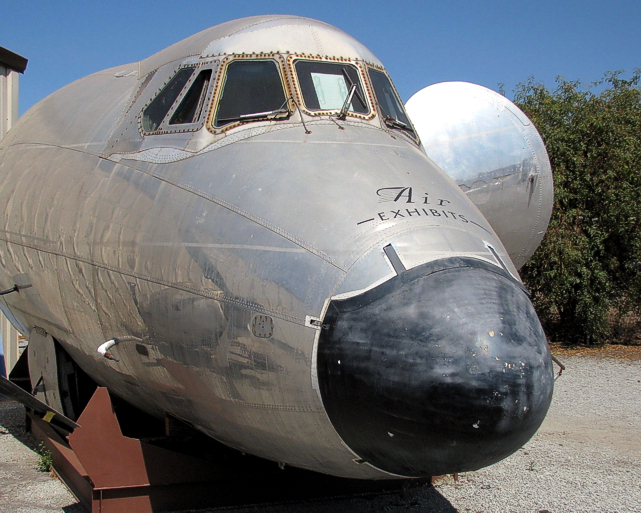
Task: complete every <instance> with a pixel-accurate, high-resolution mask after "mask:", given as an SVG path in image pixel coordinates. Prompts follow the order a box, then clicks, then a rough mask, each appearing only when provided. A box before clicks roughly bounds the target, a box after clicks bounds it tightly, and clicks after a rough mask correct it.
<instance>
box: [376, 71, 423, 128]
mask: <svg viewBox="0 0 641 513" xmlns="http://www.w3.org/2000/svg"><path fill="white" fill-rule="evenodd" d="M368 71H369V77H370V79H371V81H372V86H374V94H375V95H376V101H377V102H378V107H379V109H380V113H381V117H382V118H383V122H384V123H385V124H386V125H387V126H388V127H390V128H398V129H400V130H403V131H404V132H406V133H407V134H409V135H411V136H412V137H413V138H414V139H416V138H417V137H416V133H415V132H414V129H413V128H412V125H411V124H410V121H409V119H408V117H407V114H405V109H404V108H403V104H402V103H401V101H400V99H399V98H398V95H397V94H396V90H395V89H394V86H393V85H392V82H390V79H389V78H388V77H387V75H386V74H385V73H383V72H382V71H378V70H375V69H373V68H369V69H368Z"/></svg>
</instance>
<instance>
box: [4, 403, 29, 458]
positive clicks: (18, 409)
mask: <svg viewBox="0 0 641 513" xmlns="http://www.w3.org/2000/svg"><path fill="white" fill-rule="evenodd" d="M26 418H27V414H26V413H25V409H24V406H23V405H22V404H20V403H18V402H15V401H12V400H11V399H8V398H7V397H5V396H3V395H0V430H3V431H6V432H8V433H9V434H11V435H12V436H13V437H14V438H15V439H16V440H18V441H19V442H21V443H22V444H24V445H26V446H27V447H28V448H29V449H31V450H32V451H35V450H36V447H37V443H36V439H35V438H34V437H33V435H31V433H27V430H26V425H25V422H26Z"/></svg>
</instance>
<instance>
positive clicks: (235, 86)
mask: <svg viewBox="0 0 641 513" xmlns="http://www.w3.org/2000/svg"><path fill="white" fill-rule="evenodd" d="M286 104H287V99H286V98H285V91H284V89H283V83H282V81H281V78H280V73H279V71H278V65H277V64H276V62H274V61H271V60H265V61H259V60H237V61H233V62H231V63H230V64H229V65H228V66H227V70H226V76H225V84H224V86H223V90H222V94H221V97H220V101H219V103H218V111H217V112H216V119H215V121H214V126H216V127H221V126H224V125H227V124H229V123H234V122H238V121H251V120H259V119H279V118H282V117H286V116H288V115H289V114H290V112H289V110H288V109H287V105H286Z"/></svg>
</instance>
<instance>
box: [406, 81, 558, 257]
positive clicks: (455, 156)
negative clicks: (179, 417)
mask: <svg viewBox="0 0 641 513" xmlns="http://www.w3.org/2000/svg"><path fill="white" fill-rule="evenodd" d="M407 110H408V113H409V115H410V117H411V118H412V121H413V123H414V124H415V126H416V130H417V132H418V133H419V135H420V137H421V141H422V142H423V146H424V148H425V151H426V152H427V154H428V155H429V157H430V158H431V159H432V160H433V161H434V162H436V164H437V165H438V166H439V167H440V168H441V169H443V170H444V171H445V172H446V173H447V174H448V175H449V176H451V177H452V179H453V180H454V181H456V183H457V184H458V185H459V187H460V188H461V190H463V191H464V192H465V193H466V194H467V196H468V197H469V198H470V199H471V200H472V201H473V202H474V204H475V205H476V206H477V207H478V208H479V209H480V210H481V212H482V213H483V215H484V216H485V218H486V219H487V220H488V221H489V222H490V224H491V225H492V228H494V230H495V231H496V233H497V234H498V235H499V237H500V238H501V241H502V242H503V244H504V245H505V247H506V249H507V250H508V253H509V254H510V258H511V259H512V261H513V262H514V265H515V266H516V267H517V269H520V268H521V266H522V265H523V264H524V263H525V262H527V261H528V260H529V259H530V257H531V256H532V254H533V253H534V251H535V250H536V248H537V247H538V246H539V244H540V243H541V240H542V239H543V235H544V234H545V231H546V230H547V226H548V223H549V221H550V216H551V215H552V205H553V194H554V192H553V187H552V168H551V166H550V160H549V158H548V155H547V152H546V150H545V146H544V145H543V141H542V140H541V137H540V135H539V133H538V132H537V130H536V128H535V127H534V125H533V124H532V123H531V122H530V120H529V119H528V118H527V116H526V115H525V114H524V113H523V112H522V111H521V110H520V109H519V108H518V107H517V106H516V105H514V104H513V103H512V102H511V101H509V100H508V99H507V98H505V97H504V96H502V95H500V94H498V93H495V92H494V91H492V90H490V89H487V88H485V87H482V86H479V85H475V84H469V83H466V82H444V83H440V84H434V85H431V86H429V87H426V88H424V89H422V90H420V91H419V92H417V93H416V94H414V95H413V96H412V97H411V98H410V99H409V100H408V101H407Z"/></svg>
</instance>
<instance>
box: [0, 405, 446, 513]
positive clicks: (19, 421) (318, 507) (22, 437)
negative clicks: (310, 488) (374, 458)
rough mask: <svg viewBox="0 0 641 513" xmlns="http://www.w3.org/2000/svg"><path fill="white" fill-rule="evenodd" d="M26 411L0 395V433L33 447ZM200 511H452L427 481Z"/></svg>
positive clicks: (75, 508)
mask: <svg viewBox="0 0 641 513" xmlns="http://www.w3.org/2000/svg"><path fill="white" fill-rule="evenodd" d="M25 420H26V414H25V409H24V406H23V405H21V404H20V403H16V402H14V401H11V400H9V399H7V398H6V397H4V396H1V395H0V436H3V435H4V436H8V435H9V434H10V435H12V436H13V437H14V438H16V439H17V440H18V441H20V442H21V443H22V444H24V445H25V446H26V447H28V448H29V449H30V450H32V451H35V450H36V448H37V442H36V440H35V438H34V437H33V436H32V435H31V434H30V433H27V432H26V429H25ZM61 511H62V512H64V513H84V512H85V511H87V510H86V509H85V508H84V507H83V506H82V504H80V503H76V504H69V505H68V506H65V507H63V508H62V509H61ZM199 511H200V512H202V513H205V512H215V511H233V512H238V513H249V512H252V513H255V512H257V511H260V513H299V512H305V513H334V512H336V511H348V512H349V513H374V512H379V511H385V512H387V513H394V512H398V513H401V512H403V513H404V512H407V511H411V512H420V513H423V512H425V513H427V512H429V513H456V511H457V510H456V509H455V508H454V507H453V506H452V504H451V503H450V502H449V501H448V500H447V499H446V498H445V497H444V496H443V495H441V493H439V492H438V491H437V490H436V489H435V488H434V487H433V486H431V485H418V484H417V485H416V486H410V487H408V488H404V489H401V490H399V491H395V492H389V491H388V492H383V493H370V494H354V495H351V496H350V495H349V494H346V495H342V496H340V497H334V498H326V499H310V500H300V501H295V502H280V503H277V502H273V503H263V504H260V505H251V506H247V505H245V506H233V505H231V506H227V507H224V508H216V507H212V508H208V509H204V510H199Z"/></svg>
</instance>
